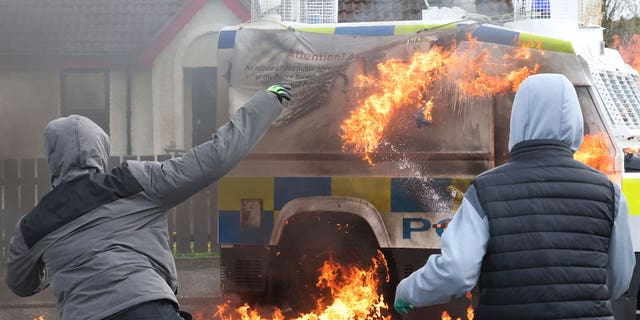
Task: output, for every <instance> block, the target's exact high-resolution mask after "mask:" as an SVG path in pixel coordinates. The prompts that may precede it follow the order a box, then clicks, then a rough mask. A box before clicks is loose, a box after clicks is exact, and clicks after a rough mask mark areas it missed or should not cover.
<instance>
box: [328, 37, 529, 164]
mask: <svg viewBox="0 0 640 320" xmlns="http://www.w3.org/2000/svg"><path fill="white" fill-rule="evenodd" d="M468 42H469V49H468V50H456V47H457V46H456V45H455V43H454V44H453V45H451V47H449V48H445V47H441V46H433V47H431V48H430V50H429V51H427V52H415V53H414V54H413V55H412V56H411V58H410V59H409V60H408V61H401V60H397V59H390V60H387V61H384V62H381V63H379V64H378V65H377V74H376V75H364V74H363V75H360V76H358V77H357V79H356V80H357V82H356V85H357V86H358V87H360V88H366V89H367V91H368V92H372V93H371V94H370V95H369V96H367V97H366V98H365V99H364V101H362V103H361V104H360V105H359V107H358V108H357V109H356V110H354V111H352V112H351V115H350V117H349V118H348V119H346V120H345V121H344V122H343V123H342V125H341V126H340V129H341V133H340V136H341V137H342V139H343V150H350V151H353V152H354V153H357V154H361V155H362V158H363V159H365V160H367V161H368V162H369V163H370V164H372V163H373V162H372V159H371V157H370V156H371V154H372V153H373V152H374V151H375V150H376V149H377V148H378V146H379V144H380V141H381V140H382V138H383V136H384V134H385V131H386V129H387V126H388V125H389V123H390V122H391V117H392V116H393V115H394V114H395V113H396V112H397V111H399V110H401V109H405V108H413V109H414V110H415V111H417V112H423V118H424V120H428V121H431V120H432V118H431V110H432V109H433V102H432V99H431V95H430V94H429V89H430V88H431V87H432V85H433V84H434V82H436V81H437V80H442V79H451V83H454V84H455V87H456V88H457V90H458V91H459V92H460V97H468V96H475V97H487V96H490V95H494V94H497V93H501V92H507V91H513V92H515V91H516V90H517V88H518V86H519V85H520V83H522V81H524V79H525V78H526V77H527V76H529V75H531V74H534V73H536V72H537V71H538V69H539V66H538V65H537V64H535V65H533V66H530V67H529V66H524V67H517V66H516V64H517V63H518V62H520V61H527V60H529V58H530V54H531V52H530V49H529V47H532V45H527V46H525V47H520V48H514V49H513V50H512V52H510V53H507V54H505V55H504V56H502V57H499V58H501V59H499V60H500V62H493V61H491V59H490V58H492V57H493V58H495V57H494V56H491V54H490V51H489V50H488V49H487V48H480V46H479V45H478V42H477V41H476V39H474V38H471V36H470V35H468ZM501 70H507V71H501Z"/></svg>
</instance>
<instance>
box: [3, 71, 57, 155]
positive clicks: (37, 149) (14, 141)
mask: <svg viewBox="0 0 640 320" xmlns="http://www.w3.org/2000/svg"><path fill="white" fill-rule="evenodd" d="M59 83H60V77H59V74H58V72H55V71H51V70H44V71H38V70H3V71H2V72H0V159H7V158H13V159H17V158H28V157H42V156H43V155H44V140H43V133H44V128H45V126H46V125H47V123H48V122H49V121H50V120H52V119H55V118H56V117H58V116H59V115H60V85H59Z"/></svg>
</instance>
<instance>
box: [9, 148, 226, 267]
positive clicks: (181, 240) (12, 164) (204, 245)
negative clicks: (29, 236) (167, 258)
mask: <svg viewBox="0 0 640 320" xmlns="http://www.w3.org/2000/svg"><path fill="white" fill-rule="evenodd" d="M169 158H170V156H169V155H158V156H140V157H137V156H125V157H111V158H110V159H109V170H110V169H111V168H113V167H115V166H117V165H119V164H120V163H121V162H122V161H125V160H142V161H164V160H167V159H169ZM50 190H51V183H50V176H49V173H48V169H47V164H46V161H45V159H4V160H0V257H1V258H2V259H0V260H1V261H0V263H4V262H5V257H6V254H7V249H8V245H9V241H10V239H11V237H12V236H13V234H14V228H15V225H16V223H17V222H18V220H19V219H20V217H21V216H22V215H24V214H26V213H28V212H29V211H30V210H31V209H32V208H33V207H34V206H35V205H36V204H37V203H38V200H39V199H40V198H42V196H44V195H45V194H47V192H49V191H50ZM167 214H168V218H169V219H168V220H169V234H170V235H171V240H170V241H171V245H172V247H173V248H174V250H175V252H176V253H178V254H201V253H211V252H215V251H216V250H217V247H218V246H217V219H216V188H215V186H214V185H212V186H209V187H207V188H206V189H204V190H202V191H201V192H199V193H198V194H196V195H194V196H192V197H191V198H190V199H188V200H186V201H184V202H183V203H181V204H179V205H178V206H176V207H175V208H173V209H171V210H169V212H168V213H167Z"/></svg>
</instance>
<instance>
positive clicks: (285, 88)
mask: <svg viewBox="0 0 640 320" xmlns="http://www.w3.org/2000/svg"><path fill="white" fill-rule="evenodd" d="M267 91H270V92H271V93H273V94H275V95H276V97H278V100H280V103H282V98H285V99H287V101H289V100H291V86H290V85H287V84H274V85H272V86H271V87H269V88H267Z"/></svg>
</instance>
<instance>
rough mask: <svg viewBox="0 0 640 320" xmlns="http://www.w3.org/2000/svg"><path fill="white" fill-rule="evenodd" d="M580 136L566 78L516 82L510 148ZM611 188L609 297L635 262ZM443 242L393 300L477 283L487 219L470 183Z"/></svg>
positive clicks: (443, 298)
mask: <svg viewBox="0 0 640 320" xmlns="http://www.w3.org/2000/svg"><path fill="white" fill-rule="evenodd" d="M582 136H583V118H582V111H581V109H580V104H579V101H578V97H577V95H576V92H575V89H574V87H573V85H572V84H571V82H569V80H568V79H567V78H566V77H565V76H563V75H559V74H540V75H533V76H530V77H529V78H527V79H526V80H525V81H524V82H523V83H522V84H521V85H520V87H519V88H518V91H517V93H516V96H515V99H514V101H513V108H512V110H511V124H510V134H509V149H511V148H513V146H514V145H516V144H518V143H519V142H522V141H527V140H538V139H551V140H560V141H562V142H564V143H565V144H566V145H568V146H571V149H572V150H574V151H576V150H578V148H579V147H580V145H581V143H582ZM614 187H615V193H616V199H617V200H618V203H617V204H616V208H617V211H616V213H615V214H616V218H615V221H614V226H613V231H612V237H611V241H610V245H609V252H608V255H609V263H608V265H607V286H608V287H609V292H610V293H611V298H612V299H616V298H618V297H620V296H621V295H622V294H623V293H624V291H625V290H627V288H628V287H629V283H630V282H631V276H632V274H633V267H634V265H635V257H634V252H633V247H632V243H631V233H630V228H629V222H628V220H629V209H628V205H627V200H626V198H625V197H624V194H622V192H621V190H620V187H619V186H617V185H615V184H614ZM441 240H442V241H441V247H442V253H441V254H436V255H431V256H430V257H429V259H428V260H427V262H426V264H425V265H424V266H423V267H422V268H420V269H418V270H416V271H415V272H414V273H412V274H411V275H409V276H408V277H407V278H405V279H403V280H402V281H401V282H400V283H399V284H398V287H397V289H396V300H402V301H404V302H407V303H409V304H411V305H413V306H415V307H423V306H430V305H434V304H441V303H445V302H447V301H449V300H451V299H452V298H454V297H461V296H464V295H465V294H466V293H467V292H469V291H471V289H473V287H474V286H475V285H476V283H477V281H478V279H479V277H480V271H481V265H482V260H483V257H484V255H485V253H486V250H487V243H488V241H489V222H488V220H487V216H486V214H485V213H484V211H483V209H482V206H481V205H480V201H479V200H478V195H477V192H476V189H475V187H474V186H473V185H472V186H471V187H469V189H468V190H467V192H466V193H465V197H464V199H463V201H462V205H461V206H460V208H458V211H457V212H456V214H455V216H454V217H453V219H452V220H451V222H450V223H449V225H448V226H447V229H446V230H445V232H444V233H443V234H442V239H441Z"/></svg>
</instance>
